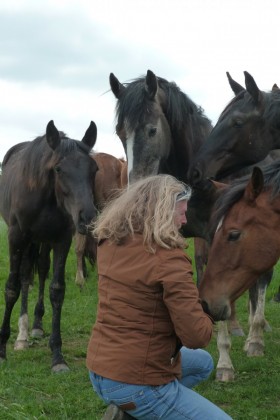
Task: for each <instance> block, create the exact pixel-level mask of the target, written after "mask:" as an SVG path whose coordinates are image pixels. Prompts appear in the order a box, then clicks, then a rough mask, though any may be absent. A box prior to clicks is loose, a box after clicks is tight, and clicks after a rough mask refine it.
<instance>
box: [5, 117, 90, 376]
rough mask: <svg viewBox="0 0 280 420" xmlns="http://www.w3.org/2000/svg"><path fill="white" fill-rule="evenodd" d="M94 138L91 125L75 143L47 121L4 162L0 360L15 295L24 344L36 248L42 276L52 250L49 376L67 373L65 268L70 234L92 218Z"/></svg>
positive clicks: (8, 154) (81, 230)
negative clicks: (5, 247) (6, 267)
mask: <svg viewBox="0 0 280 420" xmlns="http://www.w3.org/2000/svg"><path fill="white" fill-rule="evenodd" d="M96 136H97V128H96V125H95V124H94V123H93V122H91V124H90V126H89V128H88V130H87V131H86V133H85V135H84V137H83V140H82V141H77V140H72V139H70V138H68V137H67V136H66V135H65V134H64V133H63V132H59V131H58V130H57V129H56V127H55V125H54V123H53V121H50V122H49V123H48V125H47V129H46V134H45V135H44V136H41V137H38V138H36V139H35V140H33V141H30V142H25V143H20V144H18V145H16V146H14V147H12V148H11V149H10V150H9V151H8V152H7V154H6V156H5V157H4V161H3V165H2V176H1V181H0V210H1V215H2V216H3V218H4V220H5V222H6V223H7V225H8V240H9V257H10V272H9V277H8V280H7V282H6V287H5V304H6V305H5V312H4V317H3V322H2V327H1V331H0V360H1V359H5V358H6V346H7V341H8V339H9V337H10V319H11V314H12V310H13V307H14V305H15V303H16V301H17V300H18V298H19V295H20V292H22V294H23V295H24V296H25V301H24V304H22V307H21V314H20V321H19V326H20V329H21V331H20V334H19V337H20V340H23V341H26V340H27V335H28V330H26V328H27V327H28V318H27V297H28V287H29V283H30V279H31V278H32V271H33V266H34V263H35V261H36V259H37V258H36V253H38V249H39V248H40V244H41V245H42V246H41V253H40V255H41V257H42V260H44V262H45V264H46V266H47V268H46V271H45V270H44V269H43V268H42V265H41V264H40V262H39V268H40V272H41V275H43V276H45V275H46V272H47V271H48V269H49V253H50V249H52V250H53V278H52V281H51V284H50V301H51V304H52V308H53V313H52V332H51V335H50V340H49V344H50V348H51V351H52V370H53V371H55V372H57V371H61V370H68V366H67V364H66V362H65V360H64V357H63V355H62V351H61V347H62V339H61V332H60V322H61V311H62V305H63V300H64V294H65V279H64V276H65V264H66V259H67V255H68V252H69V248H70V245H71V241H72V235H73V233H74V231H75V230H77V231H79V232H80V233H81V234H85V233H86V231H87V225H88V224H89V223H90V222H91V220H92V219H93V218H94V217H95V216H96V209H95V207H94V204H93V196H92V180H93V179H94V176H95V173H96V170H97V165H96V163H95V161H94V160H93V159H91V158H90V157H89V153H90V151H91V149H92V147H93V146H94V144H95V141H96ZM41 297H42V296H41ZM22 300H24V299H23V298H22ZM42 304H43V303H42V302H41V304H39V305H37V306H36V310H38V311H39V313H38V314H35V315H36V318H40V319H41V318H42V316H43V306H42ZM35 328H36V327H35ZM38 328H40V325H39V326H38Z"/></svg>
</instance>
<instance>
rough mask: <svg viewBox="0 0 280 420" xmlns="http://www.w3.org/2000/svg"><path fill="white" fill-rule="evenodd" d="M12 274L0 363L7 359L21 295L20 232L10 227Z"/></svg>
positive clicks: (0, 341)
mask: <svg viewBox="0 0 280 420" xmlns="http://www.w3.org/2000/svg"><path fill="white" fill-rule="evenodd" d="M8 238H9V255H10V272H9V276H8V279H7V282H6V285H5V311H4V318H3V322H2V326H1V330H0V361H3V360H5V359H6V352H7V342H8V340H9V338H10V335H11V314H12V311H13V307H14V305H15V303H16V302H17V300H18V298H19V295H20V289H21V284H20V263H21V258H22V247H23V243H21V242H20V241H21V239H22V238H20V232H19V229H18V227H17V226H13V227H9V230H8Z"/></svg>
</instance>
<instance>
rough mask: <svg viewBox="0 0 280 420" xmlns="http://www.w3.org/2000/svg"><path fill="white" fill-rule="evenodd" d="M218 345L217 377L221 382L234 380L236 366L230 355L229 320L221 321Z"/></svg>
mask: <svg viewBox="0 0 280 420" xmlns="http://www.w3.org/2000/svg"><path fill="white" fill-rule="evenodd" d="M217 347H218V350H219V360H218V364H217V369H216V379H217V381H221V382H229V381H233V380H234V368H233V365H232V362H231V359H230V356H229V352H230V349H231V338H230V335H229V333H228V327H227V321H219V324H218V337H217Z"/></svg>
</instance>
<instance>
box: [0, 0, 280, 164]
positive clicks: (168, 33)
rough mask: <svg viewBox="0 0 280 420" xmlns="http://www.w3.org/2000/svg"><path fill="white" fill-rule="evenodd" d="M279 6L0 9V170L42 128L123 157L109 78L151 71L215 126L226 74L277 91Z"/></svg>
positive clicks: (8, 2)
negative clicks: (91, 132) (93, 132)
mask: <svg viewBox="0 0 280 420" xmlns="http://www.w3.org/2000/svg"><path fill="white" fill-rule="evenodd" d="M279 16H280V1H279V0H268V1H260V0H252V1H251V0H107V1H106V0H55V1H53V0H0V46H1V47H0V95H1V98H2V100H1V101H0V161H2V160H3V156H4V154H5V153H6V151H7V150H8V149H9V147H11V146H12V145H14V144H16V143H19V142H21V141H26V140H33V139H34V138H35V137H36V136H38V135H42V134H44V132H45V128H46V125H47V123H48V122H49V120H51V119H53V120H54V122H55V125H56V127H57V128H58V129H59V130H62V131H65V132H66V133H67V134H68V135H69V137H72V138H76V139H81V138H82V137H83V135H84V133H85V131H86V129H87V127H88V126H89V123H90V121H91V120H93V121H95V123H96V124H97V128H98V141H97V144H96V147H95V150H96V151H103V152H107V153H111V154H113V155H115V156H117V157H121V156H124V151H123V148H122V145H121V142H120V140H119V139H118V137H117V136H116V135H115V121H114V118H115V113H114V110H115V103H116V100H115V97H114V95H113V94H112V92H111V91H110V90H109V89H110V85H109V74H110V72H113V73H114V74H115V75H116V76H117V78H118V79H119V80H120V81H122V82H126V81H129V80H131V79H134V78H136V77H138V76H141V75H144V74H146V72H147V70H148V69H150V70H152V71H153V72H154V73H155V74H156V75H158V76H161V77H164V78H166V79H167V80H169V81H174V82H176V83H177V85H178V86H179V87H180V88H181V90H182V91H184V92H185V93H187V94H188V95H189V96H190V98H191V99H192V100H193V101H194V102H195V103H196V104H198V105H200V106H202V107H203V108H204V110H205V113H206V115H207V116H208V117H209V118H210V119H211V120H212V122H213V123H215V122H216V120H217V118H218V116H219V114H220V113H221V111H222V110H223V108H224V107H225V105H226V104H227V103H228V102H229V101H230V99H231V98H232V96H233V93H232V91H231V89H230V87H229V85H228V82H227V78H226V71H229V72H230V73H231V75H232V77H233V78H234V79H235V80H236V81H238V82H239V83H240V84H242V85H244V75H243V71H244V70H247V71H248V72H249V73H251V74H252V76H253V77H254V78H255V81H256V82H257V84H258V86H259V88H260V89H262V90H270V89H271V87H272V85H273V84H274V83H278V85H279V86H280V66H279V64H280V58H279V57H280V55H279V53H280V46H279V37H280V33H279Z"/></svg>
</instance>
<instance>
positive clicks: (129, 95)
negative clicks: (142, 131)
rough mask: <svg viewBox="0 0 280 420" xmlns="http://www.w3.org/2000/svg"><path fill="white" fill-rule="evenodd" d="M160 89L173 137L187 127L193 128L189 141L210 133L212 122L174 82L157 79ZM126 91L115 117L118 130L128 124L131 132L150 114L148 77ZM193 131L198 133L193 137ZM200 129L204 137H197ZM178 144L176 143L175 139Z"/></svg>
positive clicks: (140, 78) (129, 84) (130, 85)
mask: <svg viewBox="0 0 280 420" xmlns="http://www.w3.org/2000/svg"><path fill="white" fill-rule="evenodd" d="M157 81H158V86H159V88H160V89H161V90H162V91H163V92H164V94H165V98H166V104H167V105H166V109H165V116H166V118H167V120H168V122H169V125H170V129H171V132H172V134H173V136H174V137H176V136H177V135H178V133H180V132H182V130H185V129H186V126H188V125H189V126H190V122H192V123H193V124H192V126H190V128H189V130H190V134H191V135H190V138H191V139H192V140H193V139H194V138H195V137H196V136H195V135H197V134H199V135H205V133H206V132H208V131H209V130H210V129H211V121H210V120H209V119H208V118H207V117H206V115H205V114H204V110H203V109H202V108H201V107H200V106H197V105H196V104H195V103H194V102H193V101H192V100H191V99H190V98H189V97H188V95H186V94H185V93H183V92H182V91H181V90H180V88H179V87H178V86H177V85H176V83H174V82H168V81H167V80H165V79H163V78H161V77H157ZM124 86H125V88H126V89H124V92H123V94H122V97H121V98H120V100H119V101H118V102H117V105H116V117H117V119H118V122H119V126H122V125H123V124H124V120H125V118H126V119H127V120H128V123H129V125H130V128H131V129H132V130H133V129H135V127H136V125H137V123H138V122H139V120H141V118H143V115H144V113H146V112H149V111H151V109H150V107H151V103H150V101H149V98H148V96H147V94H146V91H145V76H142V77H139V78H137V79H134V80H132V81H130V82H127V83H124ZM193 127H195V130H196V132H195V133H193V132H192V130H193ZM198 127H200V131H201V133H198ZM175 140H176V139H175Z"/></svg>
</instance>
